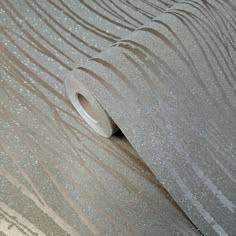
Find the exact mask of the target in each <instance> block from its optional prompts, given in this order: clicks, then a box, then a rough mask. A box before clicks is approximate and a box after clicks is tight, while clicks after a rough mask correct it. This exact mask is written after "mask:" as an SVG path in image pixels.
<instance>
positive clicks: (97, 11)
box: [0, 0, 200, 236]
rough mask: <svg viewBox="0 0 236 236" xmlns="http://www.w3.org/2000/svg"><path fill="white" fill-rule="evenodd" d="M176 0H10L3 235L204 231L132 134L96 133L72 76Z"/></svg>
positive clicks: (1, 34) (1, 80)
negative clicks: (68, 86) (71, 98)
mask: <svg viewBox="0 0 236 236" xmlns="http://www.w3.org/2000/svg"><path fill="white" fill-rule="evenodd" d="M174 2H175V1H167V0H165V1H163V0H160V1H157V0H129V1H126V0H119V1H118V0H84V1H78V0H0V235H3V236H5V235H9V236H15V235H17V236H21V235H40V236H41V235H56V236H65V235H73V236H78V235H85V236H88V235H135V236H137V235H148V236H149V235H153V236H156V235H186V236H187V235H200V233H199V232H198V231H197V230H196V228H195V227H194V225H193V224H192V223H191V222H190V221H189V220H188V219H187V217H186V215H184V214H183V212H182V211H181V210H180V208H179V207H178V206H177V205H176V204H175V202H174V201H173V199H172V198H171V197H170V196H169V195H168V194H167V193H166V192H165V191H164V189H163V188H162V187H161V186H160V184H159V182H158V180H157V179H156V178H155V176H154V175H153V173H152V172H151V171H150V170H149V169H148V167H147V166H146V165H145V163H143V162H142V161H141V160H140V159H139V157H138V155H137V153H136V152H135V151H134V149H133V148H132V147H131V145H130V144H129V143H128V142H127V140H126V139H125V138H124V137H123V136H120V137H119V136H116V137H112V138H111V140H104V139H103V138H101V137H99V136H97V135H95V134H94V132H93V131H92V130H90V129H89V128H88V126H87V125H86V124H85V122H84V121H83V120H82V119H81V118H80V117H79V116H78V115H77V113H76V112H75V110H74V109H73V107H72V105H71V104H70V103H69V102H68V99H67V97H66V96H65V95H64V80H63V75H64V74H65V73H68V71H70V70H71V69H72V68H73V66H74V65H75V64H76V63H80V64H81V63H83V62H86V61H87V60H88V58H91V57H93V56H96V55H97V54H98V53H99V52H100V51H102V50H103V49H104V48H107V47H108V46H110V45H111V44H114V43H115V42H116V41H118V40H119V39H121V38H122V37H124V36H125V35H127V34H129V33H130V32H132V31H133V30H135V28H137V27H140V26H141V25H142V24H143V23H146V22H148V21H150V19H151V18H153V17H154V16H157V15H158V14H160V13H161V12H163V11H164V10H165V9H166V8H168V6H169V5H170V4H173V3H174Z"/></svg>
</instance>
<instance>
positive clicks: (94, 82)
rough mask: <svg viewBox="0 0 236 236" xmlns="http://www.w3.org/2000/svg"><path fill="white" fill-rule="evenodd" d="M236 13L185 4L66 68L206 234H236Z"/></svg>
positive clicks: (219, 6)
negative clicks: (86, 60) (69, 69)
mask: <svg viewBox="0 0 236 236" xmlns="http://www.w3.org/2000/svg"><path fill="white" fill-rule="evenodd" d="M235 18H236V5H235V1H231V0H228V1H224V2H223V1H213V0H208V1H183V2H181V3H178V4H176V5H174V6H173V7H172V8H170V9H169V10H168V11H167V12H165V13H163V14H160V15H159V16H157V17H156V18H155V19H153V20H152V21H151V22H149V23H147V24H146V25H144V26H143V27H141V28H139V29H138V30H136V31H135V32H133V33H131V34H130V35H129V36H127V37H125V38H123V39H122V40H120V41H119V42H118V43H117V44H115V45H113V46H112V47H111V48H109V49H107V50H104V51H103V52H102V53H101V54H99V55H97V56H96V57H95V58H93V59H91V60H90V61H89V62H88V63H86V64H84V65H81V66H80V67H78V68H77V69H74V71H73V72H72V73H70V74H69V75H68V78H69V79H71V81H72V82H73V83H74V86H77V82H76V81H80V83H83V84H84V85H85V86H86V87H87V88H88V89H89V90H90V91H91V93H93V95H94V97H95V98H96V99H97V100H98V102H99V103H100V104H101V105H102V106H103V107H104V108H105V110H106V111H107V112H108V114H109V115H110V116H111V117H112V119H113V120H114V121H115V123H116V124H117V125H118V126H119V127H120V129H121V130H122V131H123V133H124V134H125V135H126V137H127V138H128V140H129V141H130V143H131V144H132V145H133V146H134V147H135V149H136V150H137V151H138V153H139V155H140V156H141V158H142V159H143V160H144V161H145V163H147V165H148V166H149V167H150V168H151V170H152V171H153V173H154V174H155V176H156V177H157V179H158V180H160V182H161V183H162V184H163V186H164V187H165V188H166V189H167V191H168V192H169V193H170V194H171V196H172V197H173V198H174V199H175V200H176V202H177V203H178V204H179V206H180V207H181V208H182V209H183V210H184V212H185V213H186V214H187V215H188V216H189V218H190V219H191V220H192V222H193V223H194V224H195V225H196V226H197V227H198V228H199V229H200V230H201V232H202V233H203V234H205V235H235V233H236V224H235V222H236V185H235V182H236V98H235V94H236V93H235V91H236V90H235V88H236V80H235V78H236V28H235V27H236V25H235Z"/></svg>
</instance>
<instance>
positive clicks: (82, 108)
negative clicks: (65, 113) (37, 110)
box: [65, 79, 119, 138]
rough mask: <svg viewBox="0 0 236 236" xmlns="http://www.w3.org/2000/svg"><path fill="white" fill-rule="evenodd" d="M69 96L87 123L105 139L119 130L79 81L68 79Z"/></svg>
mask: <svg viewBox="0 0 236 236" xmlns="http://www.w3.org/2000/svg"><path fill="white" fill-rule="evenodd" d="M65 86H66V92H67V95H68V97H69V99H70V101H71V103H72V104H73V106H74V107H75V109H76V110H77V111H78V112H79V114H80V115H81V117H82V118H83V119H84V120H85V121H86V123H87V124H88V125H89V126H90V127H91V128H92V129H93V130H95V131H96V132H97V133H98V134H100V135H101V136H103V137H106V138H109V137H111V136H112V134H114V133H115V132H116V131H117V130H118V129H119V128H118V127H117V125H116V124H115V123H114V121H113V120H112V119H111V117H110V116H109V115H108V114H107V112H106V111H105V110H104V109H103V107H102V106H101V105H100V104H99V102H98V101H97V100H96V98H95V97H94V96H93V95H92V94H91V93H90V92H89V90H87V89H86V87H85V86H84V85H83V84H82V83H80V82H79V81H78V80H72V79H67V80H66V82H65Z"/></svg>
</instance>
